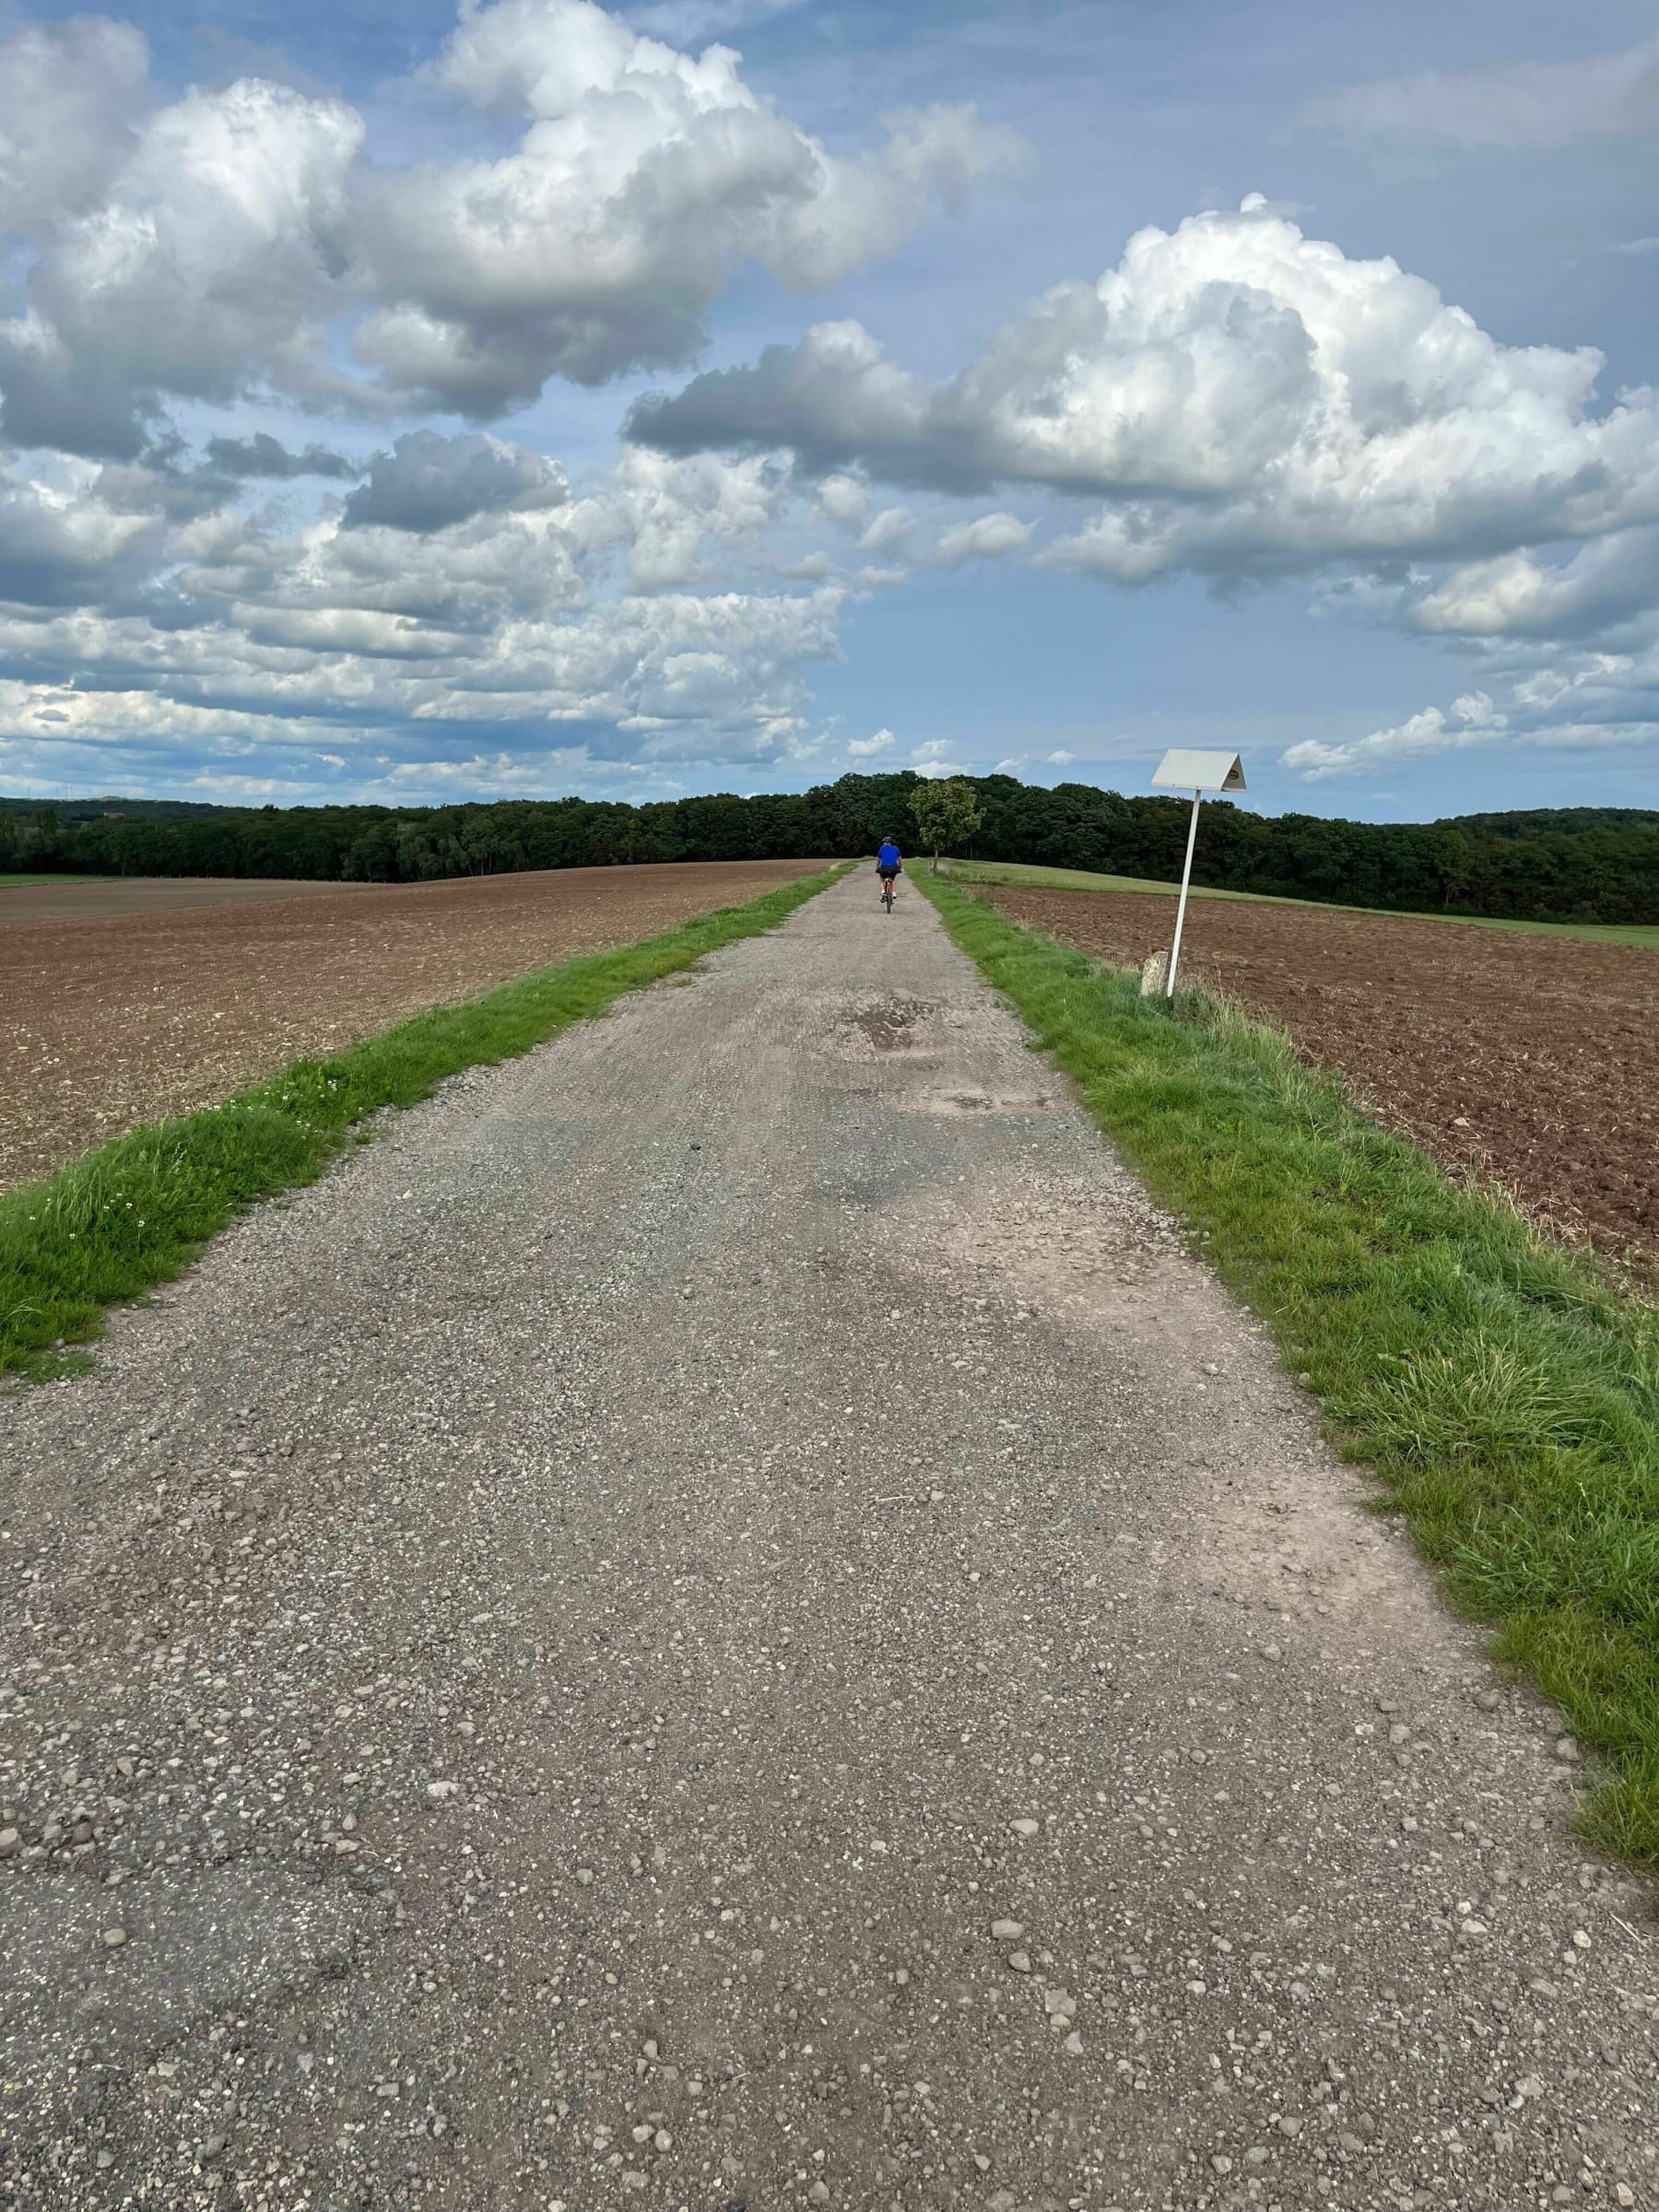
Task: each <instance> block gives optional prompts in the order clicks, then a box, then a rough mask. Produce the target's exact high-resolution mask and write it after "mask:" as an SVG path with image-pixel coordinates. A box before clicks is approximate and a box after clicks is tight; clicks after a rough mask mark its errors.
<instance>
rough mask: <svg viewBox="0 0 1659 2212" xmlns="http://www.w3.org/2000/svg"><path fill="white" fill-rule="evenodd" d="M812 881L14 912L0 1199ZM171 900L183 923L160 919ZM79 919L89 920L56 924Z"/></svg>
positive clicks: (691, 871)
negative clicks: (419, 1020) (277, 1085)
mask: <svg viewBox="0 0 1659 2212" xmlns="http://www.w3.org/2000/svg"><path fill="white" fill-rule="evenodd" d="M821 865H823V863H821V862H818V861H793V860H763V861H720V862H709V863H698V862H691V863H688V864H686V865H682V866H673V867H670V866H645V867H636V868H569V869H561V870H559V871H547V872H537V873H535V874H529V875H522V876H487V877H473V878H470V879H468V880H465V881H462V882H446V883H425V884H415V885H408V886H403V885H399V886H395V887H393V886H381V885H372V886H355V885H354V886H346V887H342V886H339V885H335V886H326V885H324V886H318V885H307V886H302V887H292V886H271V885H265V886H250V885H248V884H246V883H241V882H226V883H222V884H204V883H201V882H195V881H189V880H181V881H173V880H171V879H170V880H168V881H166V882H163V883H160V884H157V883H155V882H153V881H150V880H144V881H138V882H131V883H113V884H111V883H83V884H63V885H46V886H39V887H30V888H25V889H18V890H15V891H9V892H6V894H4V897H3V898H0V920H4V921H5V926H4V927H0V1006H4V1007H5V1008H6V1030H5V1054H6V1065H5V1080H4V1082H0V1190H5V1189H8V1188H10V1187H11V1186H12V1185H14V1184H17V1183H19V1182H29V1180H31V1179H32V1178H33V1177H35V1176H37V1175H44V1174H47V1173H49V1172H50V1171H52V1170H53V1168H57V1167H61V1166H63V1165H64V1163H65V1161H66V1160H71V1159H76V1158H77V1157H78V1156H79V1155H80V1154H81V1153H82V1152H85V1151H87V1150H88V1149H89V1148H90V1147H92V1146H93V1145H97V1144H102V1143H103V1142H105V1140H106V1139H108V1138H110V1137H112V1136H119V1135H122V1134H123V1132H124V1131H125V1130H128V1129H131V1128H134V1127H135V1126H136V1124H139V1123H140V1122H150V1121H156V1120H159V1119H160V1118H161V1117H162V1116H164V1115H167V1114H172V1113H187V1112H193V1111H194V1109H195V1108H196V1107H198V1106H211V1105H213V1104H215V1103H216V1102H217V1101H218V1100H220V1099H223V1098H228V1097H229V1095H230V1093H231V1092H232V1091H236V1090H240V1089H241V1088H244V1086H246V1085H247V1084H250V1083H256V1082H258V1081H259V1079H260V1077H263V1076H266V1075H269V1074H271V1073H272V1072H273V1071H274V1070H275V1069H277V1068H278V1067H280V1066H282V1065H284V1063H285V1062H287V1061H289V1060H297V1059H301V1058H305V1057H307V1056H310V1055H312V1054H315V1053H332V1052H337V1051H338V1050H339V1049H340V1047H341V1046H342V1045H346V1044H349V1043H350V1042H351V1041H352V1040H353V1039H354V1038H357V1037H364V1036H368V1035H370V1034H371V1032H372V1031H374V1030H382V1029H385V1028H387V1027H388V1026H389V1025H390V1024H391V1023H393V1022H394V1021H401V1020H403V1019H405V1018H406V1017H407V1016H409V1015H411V1014H418V1013H419V1012H421V1011H422V1010H423V1009H424V1008H426V1007H428V1006H448V1005H453V1004H455V1003H456V1002H457V1001H459V1000H461V999H465V998H472V997H475V996H476V995H477V994H478V993H479V992H482V991H488V990H489V989H490V988H491V987H492V986H493V985H495V984H497V983H501V982H507V981H508V980H509V979H510V978H511V977H512V976H515V975H524V974H525V973H527V972H528V971H529V970H531V969H532V968H539V967H541V966H543V965H544V964H545V963H546V962H547V961H549V960H560V959H569V958H570V957H571V955H572V954H574V953H582V952H603V951H606V950H608V949H609V948H610V947H614V946H618V945H627V944H629V943H631V942H632V941H633V940H634V939H635V938H636V937H643V936H649V935H652V934H653V932H654V931H657V930H663V929H672V928H673V927H675V926H676V925H677V924H679V923H681V922H687V921H689V920H690V919H691V917H692V916H693V915H694V914H701V913H707V912H710V911H711V909H712V908H714V907H718V906H735V905H737V904H740V903H741V902H742V901H743V900H746V899H754V898H758V897H759V895H760V893H761V892H762V891H766V890H770V889H771V888H772V887H773V886H774V885H776V884H780V883H788V882H792V881H793V880H794V878H795V877H797V876H801V875H805V874H806V873H807V872H809V871H810V870H811V869H813V868H816V867H819V866H821ZM272 891H277V892H279V893H283V892H286V893H288V895H287V896H280V897H277V898H276V899H273V898H272V897H270V896H269V894H270V893H271V892H272ZM296 891H297V892H298V894H299V895H294V894H295V893H296ZM169 892H173V893H176V894H177V899H176V900H175V902H174V903H171V904H168V903H165V900H166V894H167V893H169ZM18 901H29V902H30V903H31V906H33V907H36V908H39V907H41V906H45V907H47V908H48V909H49V911H50V912H51V913H52V914H53V917H54V919H53V920H51V921H44V920H42V921H40V922H36V923H29V922H26V921H21V920H12V919H10V918H9V917H10V915H11V914H12V913H13V912H18V911H19V910H18V905H17V902H18ZM158 901H162V903H158ZM77 903H78V911H81V912H84V914H85V916H86V918H85V919H83V920H76V921H70V920H67V919H66V918H65V916H66V915H67V914H68V913H70V912H75V911H76V910H77Z"/></svg>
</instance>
